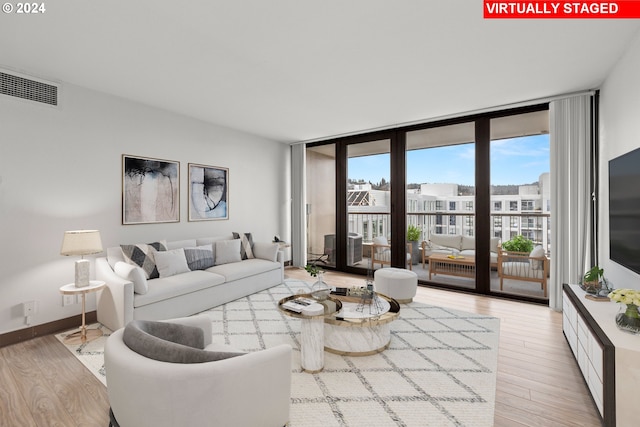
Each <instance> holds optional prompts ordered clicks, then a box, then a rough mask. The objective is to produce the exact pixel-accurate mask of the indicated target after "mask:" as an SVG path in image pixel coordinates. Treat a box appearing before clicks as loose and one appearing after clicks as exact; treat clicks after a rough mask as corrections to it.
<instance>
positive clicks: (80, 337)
mask: <svg viewBox="0 0 640 427" xmlns="http://www.w3.org/2000/svg"><path fill="white" fill-rule="evenodd" d="M104 286H105V282H103V281H101V280H90V281H89V286H84V287H82V288H76V285H75V283H69V284H67V285H64V286H61V287H60V293H61V294H63V295H78V294H80V295H82V326H81V327H80V330H79V331H78V332H74V333H72V334H70V335H67V336H66V337H65V339H64V342H65V343H67V344H82V343H86V342H89V341H92V340H95V339H96V338H99V337H101V336H102V331H100V330H97V329H87V325H86V322H85V299H86V295H87V294H88V293H89V292H97V291H99V290H100V289H102V288H104Z"/></svg>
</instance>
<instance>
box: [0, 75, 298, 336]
mask: <svg viewBox="0 0 640 427" xmlns="http://www.w3.org/2000/svg"><path fill="white" fill-rule="evenodd" d="M60 99H61V107H60V108H59V109H54V108H50V107H46V106H40V105H36V104H34V103H31V102H25V101H21V100H16V99H12V98H8V97H5V96H0V240H1V244H0V333H5V332H10V331H14V330H18V329H22V328H24V327H26V324H25V319H24V317H23V314H22V305H21V304H22V302H25V301H31V300H35V301H37V305H38V313H37V314H35V315H34V316H33V318H32V322H31V324H32V325H38V324H42V323H47V322H51V321H54V320H57V319H62V318H65V317H69V316H72V315H75V314H79V313H80V305H79V304H76V305H72V306H67V307H62V297H61V295H60V294H59V287H60V286H61V285H64V284H66V283H70V282H73V279H74V266H73V265H74V260H75V259H74V258H72V257H63V256H61V255H60V246H61V243H62V236H63V232H64V231H65V230H74V229H89V228H96V229H99V230H100V232H101V235H102V241H103V246H104V247H105V248H106V247H109V246H116V245H118V244H120V243H136V242H147V241H153V240H157V239H167V240H174V239H183V238H192V237H198V236H214V235H220V234H227V233H231V232H232V231H238V232H252V233H253V235H254V239H255V240H259V241H270V240H271V239H272V238H273V236H274V235H275V234H279V235H280V236H281V237H283V238H285V239H288V236H289V216H290V213H289V209H290V205H289V197H290V196H289V192H288V188H289V167H290V155H289V146H288V145H285V144H281V143H278V142H274V141H270V140H265V139H263V138H259V137H256V136H253V135H248V134H244V133H241V132H238V131H234V130H230V129H227V128H222V127H218V126H214V125H211V124H207V123H204V122H201V121H197V120H193V119H190V118H188V117H184V116H179V115H176V114H172V113H169V112H166V111H162V110H158V109H154V108H150V107H147V106H144V105H140V104H136V103H133V102H130V101H127V100H124V99H122V98H116V97H112V96H109V95H105V94H101V93H98V92H94V91H90V90H86V89H83V88H80V87H76V86H73V85H64V86H63V88H62V90H61V93H60ZM122 154H131V155H137V156H144V157H154V158H160V159H167V160H174V161H179V162H180V179H181V181H180V206H181V209H180V222H179V223H167V224H152V225H149V224H145V225H127V226H123V225H121V217H122V215H121V194H122V191H121V185H122V184H121V183H122V178H121V174H122V167H121V156H122ZM190 162H193V163H200V164H205V165H212V166H223V167H228V168H229V195H228V197H229V220H226V221H203V222H188V220H187V219H188V215H187V197H188V190H187V179H188V166H187V165H188V163H190ZM90 259H91V258H90ZM92 271H93V262H92ZM92 277H93V273H92ZM94 309H95V294H92V295H90V296H89V298H88V306H87V310H88V311H91V310H94Z"/></svg>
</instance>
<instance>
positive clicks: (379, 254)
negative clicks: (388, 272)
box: [371, 236, 413, 270]
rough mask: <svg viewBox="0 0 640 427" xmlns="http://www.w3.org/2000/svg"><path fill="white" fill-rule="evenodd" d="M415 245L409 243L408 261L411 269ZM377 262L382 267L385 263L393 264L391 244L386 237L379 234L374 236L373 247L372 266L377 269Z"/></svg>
mask: <svg viewBox="0 0 640 427" xmlns="http://www.w3.org/2000/svg"><path fill="white" fill-rule="evenodd" d="M412 251H413V245H412V244H411V243H407V256H406V262H407V264H408V265H409V270H413V268H412V264H413V262H412V256H411V253H412ZM376 264H380V268H382V267H384V265H391V245H390V244H389V241H388V240H387V238H386V237H383V236H378V237H374V238H373V247H372V249H371V266H372V267H373V268H374V269H375V268H376Z"/></svg>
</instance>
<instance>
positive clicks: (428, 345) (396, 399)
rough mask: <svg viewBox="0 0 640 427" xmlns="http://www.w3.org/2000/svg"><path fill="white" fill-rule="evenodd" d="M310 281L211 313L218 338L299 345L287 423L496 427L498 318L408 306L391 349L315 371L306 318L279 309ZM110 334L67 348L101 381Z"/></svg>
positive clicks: (249, 344)
mask: <svg viewBox="0 0 640 427" xmlns="http://www.w3.org/2000/svg"><path fill="white" fill-rule="evenodd" d="M308 286H309V285H308V284H306V283H305V282H302V281H297V280H286V281H285V283H284V284H282V285H279V286H276V287H274V288H271V289H268V290H266V291H262V292H259V293H257V294H253V295H250V296H248V297H245V298H241V299H239V300H236V301H233V302H230V303H228V304H225V305H222V306H219V307H215V308H213V309H211V310H208V311H205V312H204V314H206V315H207V316H209V317H210V318H211V322H212V323H213V331H214V333H213V339H214V341H217V342H225V343H227V344H229V345H231V346H233V347H236V348H238V349H242V350H244V351H257V350H261V349H264V348H268V347H273V346H276V345H278V344H282V343H288V344H290V345H291V346H292V347H293V349H294V352H293V362H292V368H291V369H292V390H291V419H290V423H289V426H290V427H299V426H300V427H303V426H304V427H315V426H317V427H329V426H342V427H359V426H363V427H365V426H366V427H375V426H385V427H386V426H406V427H413V426H416V427H417V426H419V427H424V426H470V427H471V426H472V427H481V426H492V425H493V416H494V406H495V390H496V370H497V363H498V338H499V329H500V321H499V319H497V318H494V317H488V316H482V315H478V314H473V313H465V312H461V311H456V310H450V309H445V308H441V307H436V306H431V305H426V304H421V303H416V302H413V303H410V304H402V305H401V309H400V316H399V318H398V319H396V320H395V321H393V322H392V323H391V343H390V346H389V348H388V349H387V350H385V351H383V352H382V353H378V354H375V355H372V356H364V357H350V356H340V355H336V354H332V353H328V352H325V353H324V362H325V365H324V370H323V371H322V372H320V373H317V374H308V373H304V372H302V371H301V369H300V350H299V348H300V341H299V332H300V320H299V319H296V318H293V317H289V316H286V315H283V314H282V313H280V312H279V311H278V310H277V309H276V304H277V302H278V301H279V300H280V299H281V298H284V297H286V296H289V295H292V294H295V293H296V292H297V291H299V290H300V289H305V290H306V289H308ZM96 326H99V325H93V326H92V327H96ZM103 331H105V332H106V333H109V331H108V330H105V329H103ZM65 335H66V334H60V335H59V336H58V338H59V339H60V340H61V341H62V339H63V338H64V336H65ZM105 340H106V337H103V338H101V339H98V340H96V341H93V342H91V343H89V344H86V345H84V346H67V347H68V348H69V350H70V351H71V352H72V353H74V354H75V355H76V356H77V357H78V359H80V360H81V361H82V362H83V364H84V365H85V366H87V368H88V369H89V370H91V371H92V372H93V373H94V375H96V377H98V378H99V379H101V380H102V381H103V382H104V375H105V374H104V366H103V364H102V362H103V357H102V348H103V346H104V341H105Z"/></svg>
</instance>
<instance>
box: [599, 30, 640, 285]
mask: <svg viewBox="0 0 640 427" xmlns="http://www.w3.org/2000/svg"><path fill="white" fill-rule="evenodd" d="M639 70H640V34H637V35H636V37H635V39H634V40H633V42H632V43H631V44H630V46H629V48H628V49H627V51H626V53H625V55H624V56H623V57H622V58H621V59H620V61H619V62H618V64H616V66H615V67H614V68H613V70H612V71H611V73H610V74H609V76H608V77H607V79H606V80H605V82H604V84H603V85H602V87H601V91H600V165H599V166H600V168H599V172H600V189H599V194H600V196H599V200H598V205H599V208H600V218H599V221H598V226H599V229H600V233H599V234H600V239H599V243H598V246H599V248H598V250H599V252H598V256H599V258H600V264H601V265H602V267H603V268H604V273H605V277H607V278H608V279H610V280H611V281H612V283H613V285H614V286H615V287H616V288H633V289H640V276H639V275H637V274H635V273H633V272H631V271H630V270H628V269H626V268H624V267H622V266H620V265H619V264H617V263H615V262H613V261H611V260H610V259H609V190H608V189H609V179H608V173H609V172H608V162H609V160H611V159H613V158H615V157H618V156H620V155H622V154H624V153H627V152H629V151H632V150H634V149H636V148H638V147H640V121H639V120H638V118H639V117H640V80H638V71H639ZM638 167H640V165H639V166H638ZM630 185H640V183H637V182H636V183H630Z"/></svg>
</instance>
